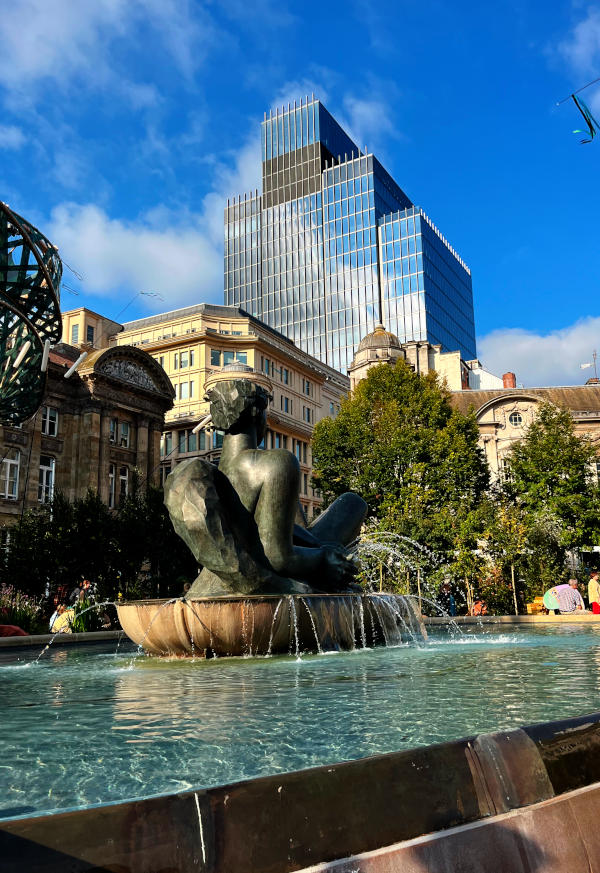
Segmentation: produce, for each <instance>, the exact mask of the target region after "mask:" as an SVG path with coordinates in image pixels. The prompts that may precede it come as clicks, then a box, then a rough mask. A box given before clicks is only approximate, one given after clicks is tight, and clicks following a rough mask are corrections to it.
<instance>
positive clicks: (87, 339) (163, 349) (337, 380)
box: [63, 303, 350, 517]
mask: <svg viewBox="0 0 600 873" xmlns="http://www.w3.org/2000/svg"><path fill="white" fill-rule="evenodd" d="M63 325H64V328H63V335H64V336H65V337H67V336H68V337H70V338H71V339H72V338H73V335H75V336H77V337H78V338H79V340H80V341H79V348H81V349H87V350H90V349H91V347H92V344H96V345H97V346H99V345H103V344H104V345H106V344H109V345H110V346H111V347H115V346H116V347H117V348H120V347H121V346H123V345H128V346H132V347H134V348H137V349H140V350H142V349H143V350H144V352H147V353H148V354H149V355H151V356H152V357H153V358H154V360H155V362H156V363H157V364H158V365H160V367H161V368H163V370H164V372H165V373H166V374H167V376H168V377H169V379H170V381H171V382H172V384H173V387H174V390H175V403H174V406H173V408H172V410H171V411H170V412H168V413H167V417H166V423H165V428H164V434H163V439H162V443H161V453H162V465H161V475H162V477H163V480H164V477H165V476H167V475H168V474H169V473H170V472H171V470H172V469H173V466H174V465H175V464H177V463H178V462H179V461H181V460H185V459H186V458H191V457H194V456H202V457H204V458H208V459H209V460H212V461H216V460H217V459H218V457H219V455H220V451H221V443H222V438H223V437H222V434H221V433H219V432H218V431H215V430H214V429H211V428H210V427H206V426H205V427H202V428H201V429H200V430H199V431H198V432H197V433H194V428H195V427H196V425H197V424H198V423H199V422H200V421H201V420H202V419H203V418H205V417H206V415H207V414H208V403H207V402H206V400H205V399H204V383H205V381H206V379H207V378H208V377H209V376H211V375H212V374H214V373H218V372H219V371H221V370H222V368H223V367H225V366H227V365H228V364H232V363H239V364H241V365H246V366H248V367H251V368H252V369H253V370H255V371H256V372H259V373H262V374H263V375H265V376H267V377H268V379H269V380H270V383H271V385H272V386H273V402H272V403H271V406H270V407H269V411H268V431H267V435H266V438H265V443H264V447H265V448H287V449H289V451H291V452H293V453H294V454H295V455H296V457H297V458H298V461H299V462H300V469H301V472H302V479H301V495H300V501H301V503H302V506H303V508H304V510H305V512H306V514H307V515H308V517H311V516H312V515H314V513H315V512H316V511H318V508H319V507H320V505H321V498H320V495H319V494H318V493H317V492H316V491H314V490H313V488H312V487H311V484H310V480H311V476H312V453H311V445H310V444H311V439H312V433H313V429H314V426H315V424H316V423H317V422H318V421H320V419H322V418H324V417H325V416H330V415H331V416H334V415H336V414H337V411H338V410H339V404H340V399H341V397H342V396H343V395H345V394H347V392H348V389H349V387H350V383H349V380H348V377H347V376H343V375H342V374H341V373H338V372H337V371H336V370H333V369H331V367H328V366H327V365H326V364H323V363H321V362H320V361H318V360H317V359H316V358H312V357H311V356H310V355H308V354H307V353H306V352H303V351H301V350H300V349H299V348H298V347H297V346H296V345H295V344H294V343H293V342H292V341H291V340H289V339H287V338H286V337H285V336H283V335H282V334H280V333H278V331H276V330H273V328H270V327H268V326H267V325H265V324H263V323H262V322H261V321H259V319H257V318H254V317H253V316H251V315H248V313H247V312H244V311H243V310H241V309H238V308H237V307H235V306H216V305H212V304H207V303H202V304H198V305H196V306H188V307H185V308H183V309H177V310H174V311H172V312H164V313H161V314H159V315H152V316H149V317H148V318H141V319H137V320H136V321H130V322H126V323H125V324H124V325H118V324H116V323H115V322H111V321H110V320H109V319H105V318H103V317H102V316H99V315H98V314H97V313H92V312H91V311H90V310H86V309H78V310H73V311H72V312H65V313H64V314H63ZM73 331H75V334H73ZM86 343H89V344H86Z"/></svg>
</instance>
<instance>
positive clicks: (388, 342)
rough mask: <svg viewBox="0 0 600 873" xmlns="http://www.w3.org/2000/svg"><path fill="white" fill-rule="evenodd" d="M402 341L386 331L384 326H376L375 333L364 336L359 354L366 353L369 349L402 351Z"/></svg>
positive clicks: (358, 350)
mask: <svg viewBox="0 0 600 873" xmlns="http://www.w3.org/2000/svg"><path fill="white" fill-rule="evenodd" d="M400 348H401V346H400V340H399V339H398V337H397V336H396V335H395V334H393V333H390V331H389V330H386V329H385V327H384V326H383V325H382V324H376V325H375V330H374V331H373V333H368V334H367V335H366V336H364V337H363V338H362V339H361V341H360V343H359V345H358V349H357V353H358V352H364V351H366V350H367V349H400Z"/></svg>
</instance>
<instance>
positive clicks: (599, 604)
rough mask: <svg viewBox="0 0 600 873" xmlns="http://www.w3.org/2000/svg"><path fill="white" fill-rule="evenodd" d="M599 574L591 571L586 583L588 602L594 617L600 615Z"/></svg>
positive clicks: (596, 571)
mask: <svg viewBox="0 0 600 873" xmlns="http://www.w3.org/2000/svg"><path fill="white" fill-rule="evenodd" d="M599 577H600V573H598V570H592V572H591V573H590V581H589V582H588V601H589V604H590V609H591V610H592V612H593V613H594V615H600V578H599Z"/></svg>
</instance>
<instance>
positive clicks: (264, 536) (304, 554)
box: [254, 449, 324, 580]
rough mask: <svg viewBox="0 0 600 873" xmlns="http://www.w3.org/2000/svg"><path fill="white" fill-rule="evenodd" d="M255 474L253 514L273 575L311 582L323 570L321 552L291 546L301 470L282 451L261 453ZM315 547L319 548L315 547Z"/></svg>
mask: <svg viewBox="0 0 600 873" xmlns="http://www.w3.org/2000/svg"><path fill="white" fill-rule="evenodd" d="M258 460H259V462H260V464H259V467H258V466H257V468H256V471H255V474H256V475H259V476H260V480H261V482H262V484H261V489H260V496H259V498H258V502H257V504H256V509H255V511H254V519H255V521H256V524H257V525H258V531H259V535H260V540H261V543H262V545H263V548H264V552H265V555H266V557H267V559H268V561H269V563H270V564H271V566H272V567H273V569H274V570H275V572H276V573H280V574H282V575H287V576H291V577H292V578H293V579H306V580H310V579H311V578H312V577H313V576H314V574H315V573H317V572H320V571H321V570H322V569H323V560H324V552H323V549H321V548H318V547H317V548H315V547H312V548H311V547H309V548H306V547H304V546H299V545H294V542H293V531H294V521H295V518H296V508H297V502H298V494H299V491H300V466H299V464H298V461H297V460H296V458H295V457H294V455H292V454H291V452H288V451H285V450H278V449H273V450H272V451H270V452H261V453H260V455H259V459H258ZM315 545H318V544H316V543H315Z"/></svg>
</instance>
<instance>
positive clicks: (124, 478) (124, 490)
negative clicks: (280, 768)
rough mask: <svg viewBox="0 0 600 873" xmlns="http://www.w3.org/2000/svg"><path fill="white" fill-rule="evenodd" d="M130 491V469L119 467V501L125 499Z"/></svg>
mask: <svg viewBox="0 0 600 873" xmlns="http://www.w3.org/2000/svg"><path fill="white" fill-rule="evenodd" d="M128 493H129V469H128V467H119V501H121V500H124V499H125V497H127V494H128Z"/></svg>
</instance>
